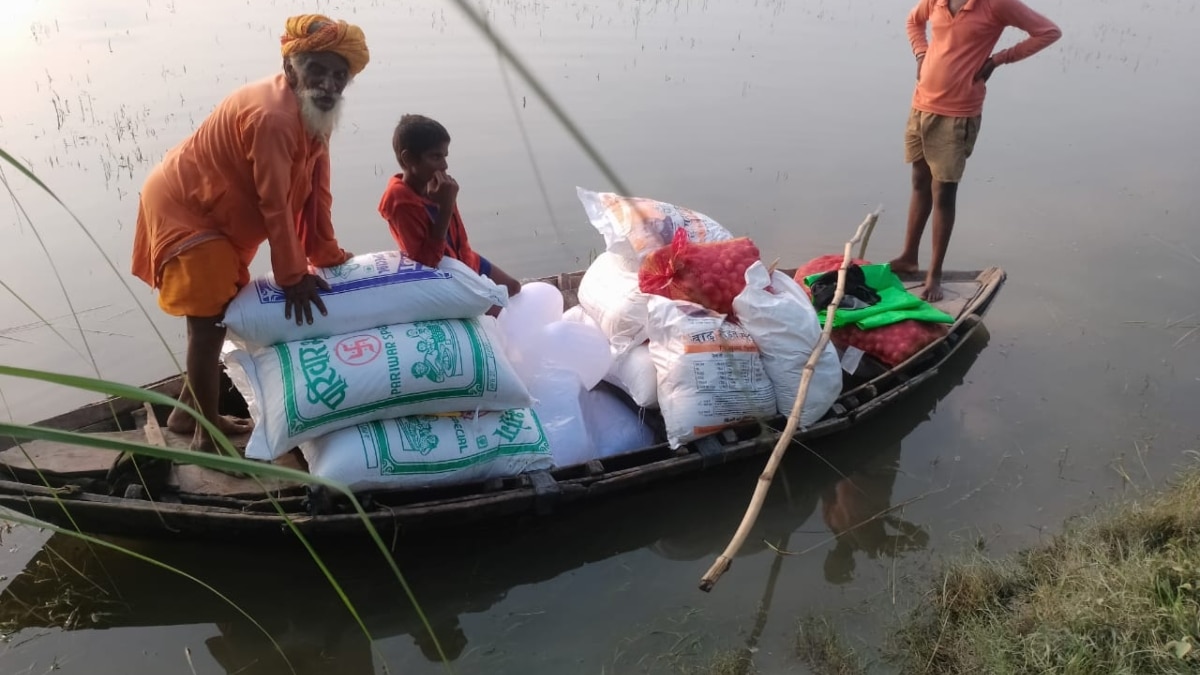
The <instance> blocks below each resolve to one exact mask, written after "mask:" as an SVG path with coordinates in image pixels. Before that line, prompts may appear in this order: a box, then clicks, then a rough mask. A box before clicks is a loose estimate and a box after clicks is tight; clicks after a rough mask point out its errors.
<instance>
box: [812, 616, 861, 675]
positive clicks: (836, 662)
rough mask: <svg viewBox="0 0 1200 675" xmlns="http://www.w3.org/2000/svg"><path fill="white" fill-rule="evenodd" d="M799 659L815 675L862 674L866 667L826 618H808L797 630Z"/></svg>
mask: <svg viewBox="0 0 1200 675" xmlns="http://www.w3.org/2000/svg"><path fill="white" fill-rule="evenodd" d="M796 656H797V657H798V658H799V659H800V660H801V661H803V662H804V664H805V665H807V666H808V667H809V669H810V670H811V671H812V672H813V673H815V675H860V674H861V673H866V672H867V670H866V665H865V664H864V663H863V661H862V659H861V658H860V657H859V655H858V654H857V653H856V652H855V651H854V650H853V649H850V648H849V647H848V646H846V644H845V643H844V642H842V639H841V637H840V636H839V635H838V633H837V631H835V630H834V629H833V627H832V626H830V625H829V622H828V621H826V620H825V619H819V618H816V617H806V618H804V619H802V620H801V621H800V627H799V629H798V630H797V631H796Z"/></svg>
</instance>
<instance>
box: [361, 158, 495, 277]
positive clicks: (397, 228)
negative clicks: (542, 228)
mask: <svg viewBox="0 0 1200 675" xmlns="http://www.w3.org/2000/svg"><path fill="white" fill-rule="evenodd" d="M438 208H439V207H438V205H437V204H435V203H433V202H432V201H430V200H428V199H426V198H425V197H423V196H421V195H419V194H417V193H416V192H414V191H413V189H412V188H411V187H409V186H408V183H405V182H404V176H403V175H401V174H396V175H395V176H392V177H391V178H390V179H388V184H387V188H386V189H384V191H383V198H382V199H380V200H379V215H381V216H383V219H384V220H386V221H387V223H388V229H389V230H390V231H391V233H392V239H394V240H395V241H396V246H397V247H399V249H400V250H401V251H402V252H404V255H407V256H408V257H410V258H412V259H413V260H415V261H417V262H419V263H421V264H422V265H425V266H428V267H437V264H438V263H440V262H441V261H442V257H444V256H449V257H451V258H454V259H455V260H458V261H461V262H462V263H464V264H465V265H467V266H468V267H470V268H471V269H473V270H475V272H476V273H477V274H485V275H486V274H488V273H489V272H491V269H492V265H491V263H490V262H488V261H487V259H486V258H483V257H481V256H480V255H479V254H478V253H476V252H475V251H474V250H472V249H471V243H470V241H468V240H467V228H466V227H465V226H464V225H463V220H462V216H461V215H460V214H459V212H458V205H455V206H454V213H453V214H452V215H451V216H450V227H448V228H446V238H445V239H442V240H440V241H439V240H437V239H434V238H433V237H431V236H429V230H430V228H432V227H433V224H434V223H435V222H436V221H437V217H438Z"/></svg>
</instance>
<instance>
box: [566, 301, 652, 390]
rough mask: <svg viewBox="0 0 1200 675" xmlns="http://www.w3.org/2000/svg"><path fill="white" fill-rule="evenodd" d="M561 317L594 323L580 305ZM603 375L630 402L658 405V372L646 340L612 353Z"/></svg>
mask: <svg viewBox="0 0 1200 675" xmlns="http://www.w3.org/2000/svg"><path fill="white" fill-rule="evenodd" d="M563 321H570V322H572V323H582V324H584V325H586V326H597V324H596V321H595V319H593V318H592V317H591V316H589V315H588V313H587V312H585V311H583V307H582V306H580V305H575V306H574V307H572V308H571V309H568V310H567V311H566V312H563ZM603 379H604V381H605V382H608V383H609V384H612V385H614V386H616V387H617V388H618V389H620V390H621V391H623V392H625V393H626V394H628V395H629V398H631V399H633V402H634V403H636V404H638V405H639V406H641V407H643V408H654V407H657V406H658V376H657V374H656V373H655V372H654V360H653V359H651V358H650V344H649V343H647V342H643V343H641V344H639V345H638V346H636V347H633V348H631V349H629V350H628V351H626V352H625V353H624V354H613V362H612V365H611V366H610V367H609V369H608V373H607V374H606V375H605V376H604V378H603Z"/></svg>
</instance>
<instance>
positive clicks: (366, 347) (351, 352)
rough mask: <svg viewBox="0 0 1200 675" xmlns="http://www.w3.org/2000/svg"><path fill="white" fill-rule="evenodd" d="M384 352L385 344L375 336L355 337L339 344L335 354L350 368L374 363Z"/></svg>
mask: <svg viewBox="0 0 1200 675" xmlns="http://www.w3.org/2000/svg"><path fill="white" fill-rule="evenodd" d="M382 352H383V343H382V342H380V341H379V338H377V337H375V336H374V335H354V336H351V337H348V338H346V339H345V340H342V341H341V342H339V343H337V347H335V348H334V353H335V354H337V357H338V360H339V361H341V362H342V363H344V364H346V365H348V366H361V365H364V364H367V363H370V362H372V361H374V360H375V359H376V358H378V356H379V354H380V353H382Z"/></svg>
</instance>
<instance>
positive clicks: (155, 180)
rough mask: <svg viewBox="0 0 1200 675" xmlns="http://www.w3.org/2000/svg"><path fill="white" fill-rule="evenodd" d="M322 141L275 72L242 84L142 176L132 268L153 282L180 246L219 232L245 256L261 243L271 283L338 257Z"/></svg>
mask: <svg viewBox="0 0 1200 675" xmlns="http://www.w3.org/2000/svg"><path fill="white" fill-rule="evenodd" d="M332 206H333V195H332V194H331V193H330V190H329V148H328V146H327V145H326V142H325V141H324V140H321V139H317V138H313V137H312V136H311V135H309V134H308V133H307V131H306V129H305V127H304V123H303V121H302V120H301V117H300V106H299V102H298V101H297V100H296V95H295V94H294V93H293V92H292V90H291V88H290V87H289V86H288V84H287V80H286V79H285V78H284V76H283V75H282V74H279V75H275V76H272V77H269V78H266V79H263V80H260V81H258V82H253V83H251V84H247V85H244V86H242V87H239V88H238V89H237V90H236V91H234V92H233V93H232V94H230V95H229V96H228V97H227V98H226V99H225V100H223V101H221V103H219V104H218V105H217V107H216V109H215V110H213V112H212V114H210V115H209V116H208V117H207V118H206V119H205V120H204V122H202V123H201V124H200V126H199V128H197V129H196V131H195V132H194V133H193V134H192V135H191V136H189V137H188V138H187V139H186V140H184V141H183V142H182V143H180V144H179V145H178V146H176V147H174V148H172V149H171V150H170V151H168V152H167V154H166V156H165V157H163V160H162V162H161V163H159V165H158V166H156V167H155V168H154V170H153V171H151V172H150V174H149V175H148V176H147V177H146V182H145V184H144V185H143V187H142V194H141V200H140V203H139V205H138V218H137V229H136V231H135V233H134V245H133V265H132V267H133V274H134V275H135V276H137V277H138V278H139V279H141V280H143V281H145V282H146V283H147V284H150V285H151V286H152V287H157V286H158V282H159V281H160V279H161V273H162V267H163V265H164V264H166V262H167V261H168V260H170V259H171V258H172V257H174V256H175V255H178V254H179V253H180V252H181V251H184V250H187V248H189V247H191V246H193V245H195V244H198V243H200V242H203V241H207V240H209V239H212V238H214V237H225V238H227V239H228V240H229V242H230V243H231V244H233V247H234V249H235V250H237V252H238V254H239V255H240V257H241V263H242V265H243V268H244V269H246V270H247V272H246V273H245V275H244V277H243V280H242V283H245V282H246V281H247V280H248V278H249V272H248V270H249V267H250V262H251V261H252V260H253V259H254V256H255V254H256V253H257V252H258V247H259V246H260V245H261V244H262V243H263V242H264V241H268V242H269V244H270V247H271V268H272V271H273V272H274V275H275V281H276V283H278V284H280V285H282V286H288V285H291V284H294V283H296V282H297V281H299V280H300V278H301V277H302V276H303V275H304V274H305V273H306V272H307V271H308V264H309V262H311V263H312V264H313V265H315V266H317V267H327V266H331V265H338V264H341V263H342V262H344V261H345V260H346V256H347V254H346V252H345V251H343V250H342V248H341V247H340V246H339V245H338V242H337V238H336V237H335V236H334V232H333V224H332V222H331V209H332Z"/></svg>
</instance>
